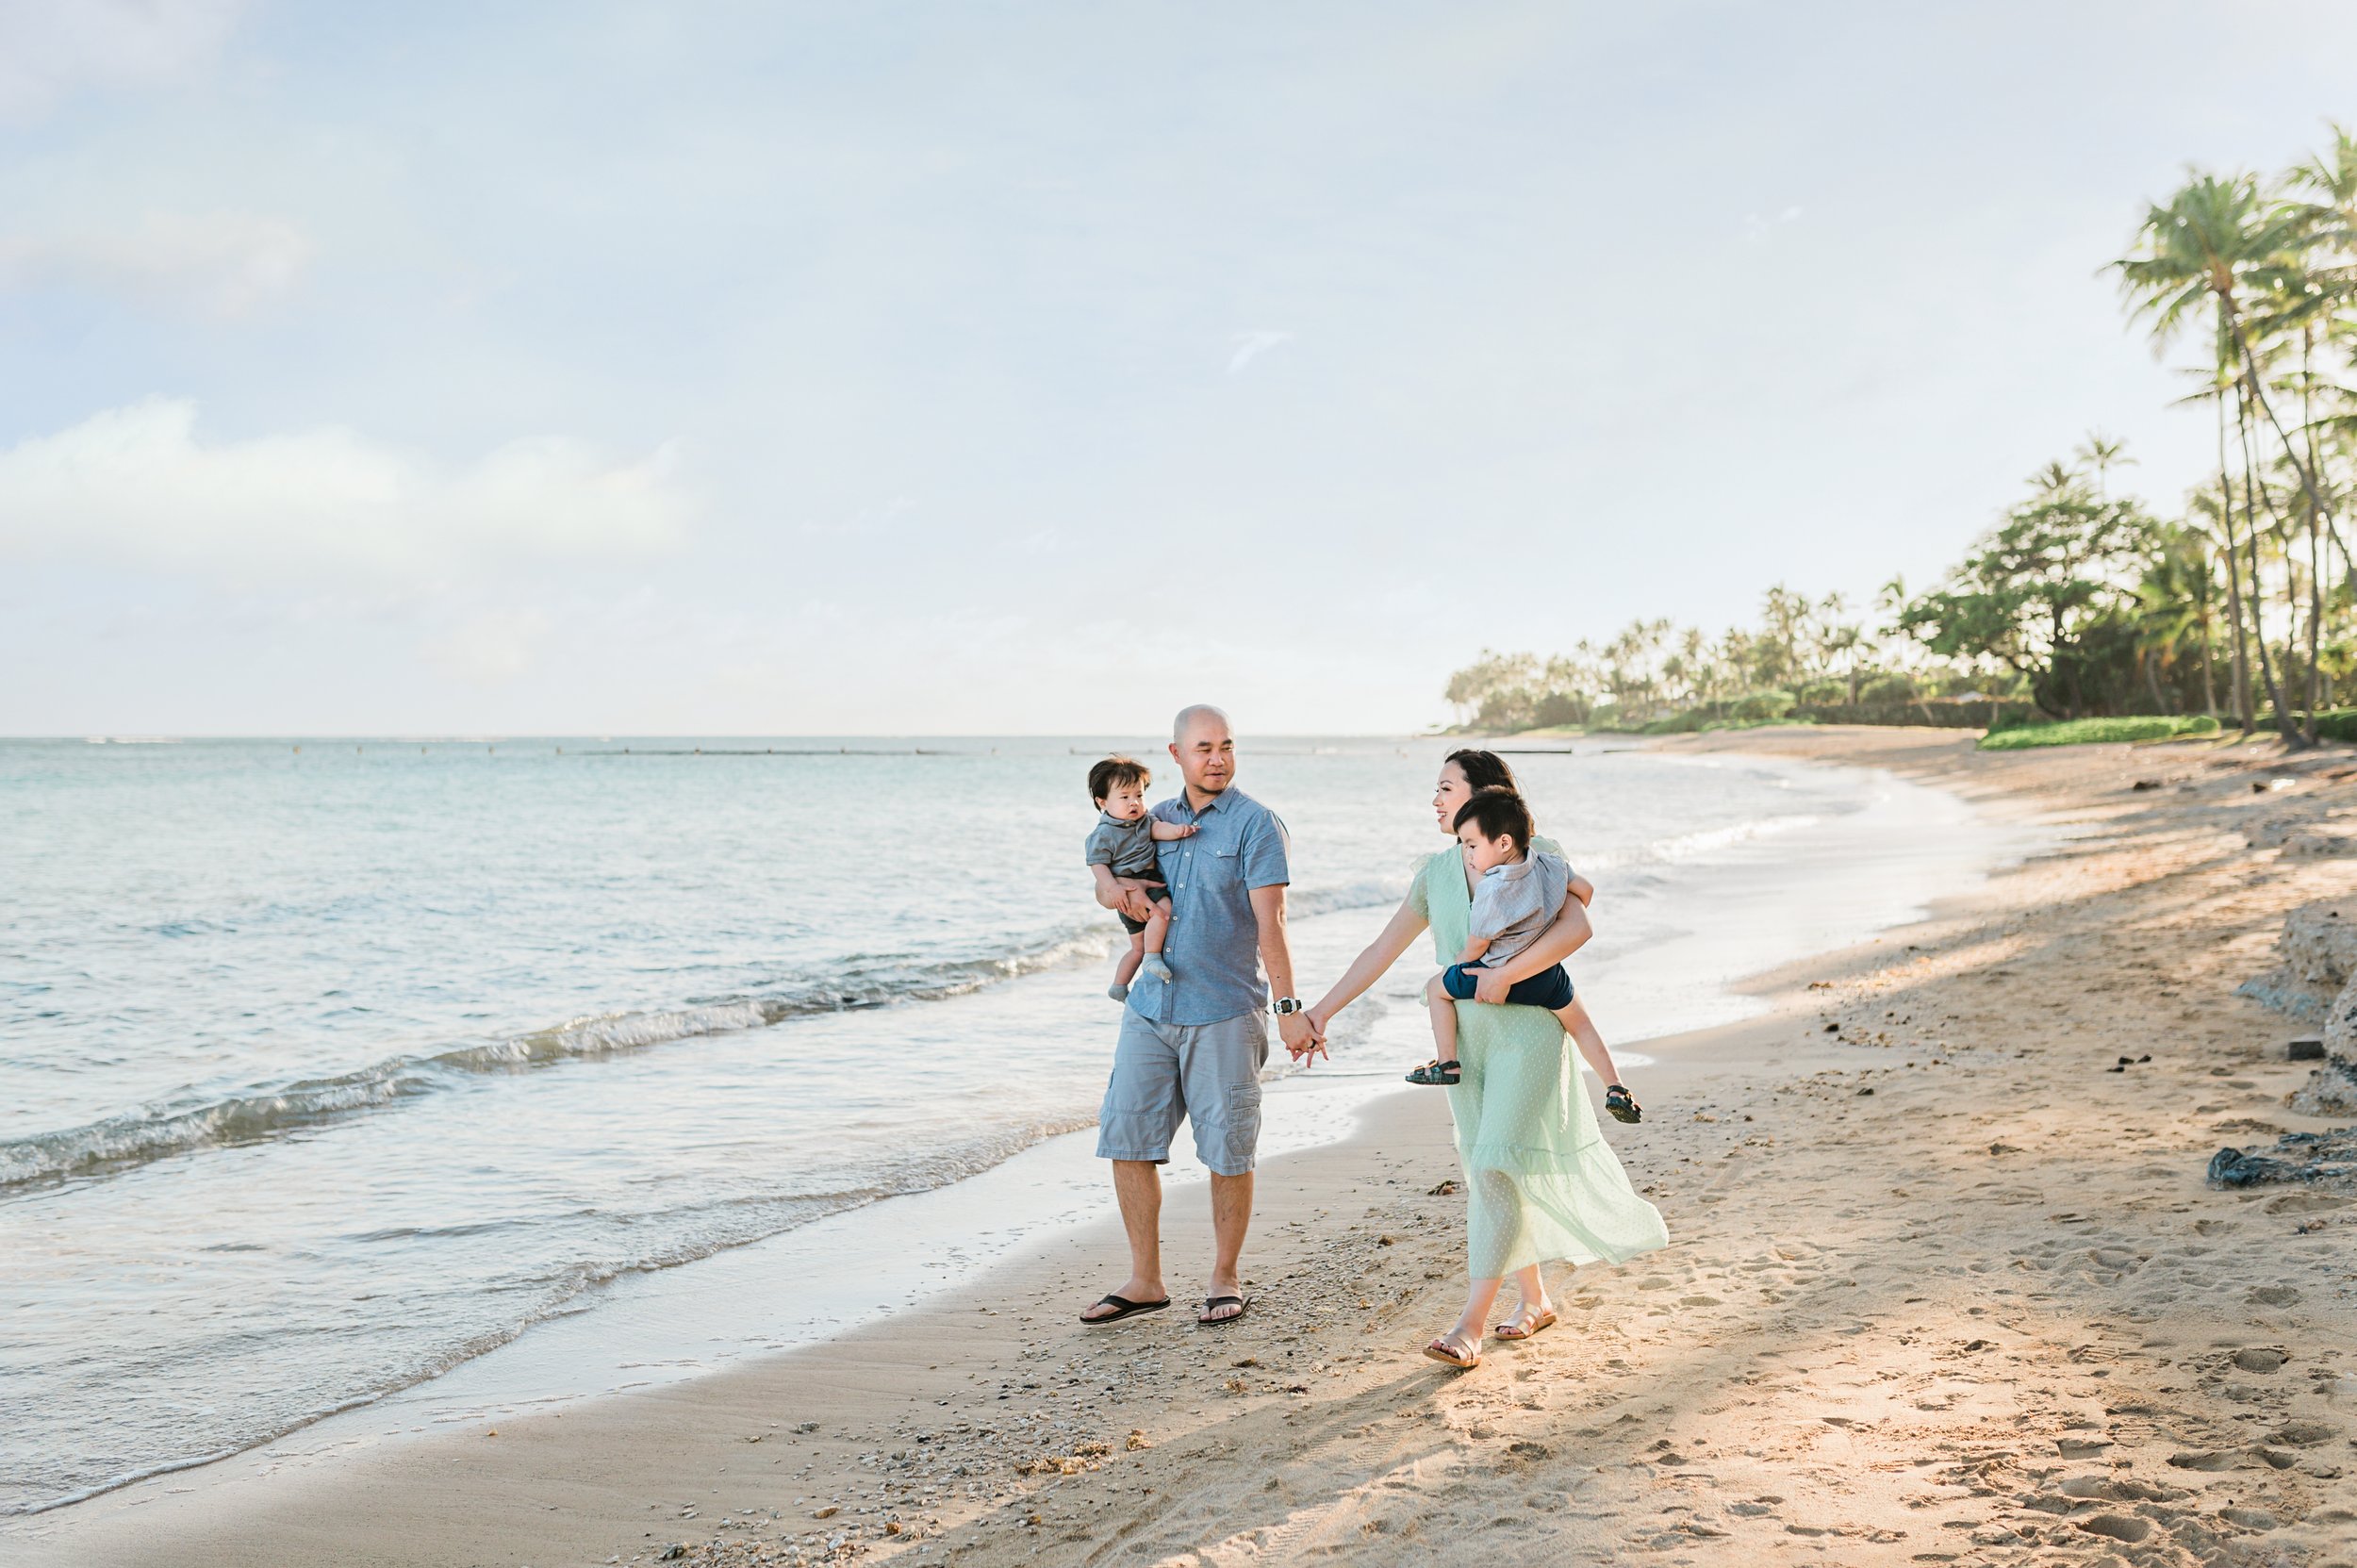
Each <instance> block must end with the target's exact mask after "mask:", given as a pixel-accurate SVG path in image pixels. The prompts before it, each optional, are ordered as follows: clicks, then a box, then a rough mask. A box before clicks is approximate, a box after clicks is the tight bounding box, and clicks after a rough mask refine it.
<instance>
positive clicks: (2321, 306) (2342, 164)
mask: <svg viewBox="0 0 2357 1568" xmlns="http://www.w3.org/2000/svg"><path fill="white" fill-rule="evenodd" d="M2331 128H2332V141H2331V143H2330V144H2329V145H2328V146H2327V147H2326V148H2325V150H2324V151H2323V152H2321V153H2319V154H2317V155H2316V157H2312V158H2310V159H2309V160H2308V161H2307V162H2305V163H2303V164H2301V165H2299V167H2298V168H2296V169H2294V170H2293V171H2292V172H2291V176H2290V180H2289V184H2290V186H2291V188H2292V189H2293V190H2301V191H2305V192H2307V193H2308V194H2309V195H2310V196H2311V197H2312V198H2313V199H2312V200H2309V201H2305V202H2301V201H2297V200H2294V201H2291V202H2288V203H2287V204H2286V206H2287V211H2288V214H2289V216H2290V218H2291V221H2292V222H2293V223H2296V224H2297V225H2298V226H2299V230H2300V233H2301V238H2302V239H2304V240H2305V242H2306V245H2307V249H2308V255H2309V259H2310V262H2311V266H2310V269H2309V271H2310V274H2311V275H2310V277H2309V278H2308V280H2307V286H2306V287H2305V288H2304V289H2302V290H2301V296H2300V298H2299V300H2298V301H2297V305H2298V307H2299V308H2298V310H2297V312H2296V315H2297V320H2298V324H2299V372H2300V373H2299V398H2300V425H2301V428H2302V433H2303V434H2304V435H2305V436H2306V437H2307V444H2308V463H2307V471H2308V473H2309V474H2311V475H2314V476H2316V477H2317V478H2319V479H2320V478H2321V477H2322V475H2323V472H2324V465H2323V462H2322V459H2321V455H2320V454H2318V452H2317V450H2316V426H2317V420H2316V389H2317V380H2318V378H2317V376H2316V339H2317V338H2318V336H2319V335H2321V336H2322V337H2323V338H2325V340H2326V343H2327V346H2328V347H2329V346H2332V343H2333V340H2334V339H2335V338H2339V337H2340V336H2341V335H2342V334H2343V333H2344V332H2345V331H2346V330H2347V328H2348V324H2349V320H2348V313H2349V309H2350V308H2351V306H2352V305H2357V135H2352V134H2350V132H2349V128H2348V127H2347V126H2345V125H2340V124H2333V125H2332V127H2331ZM2319 258H2322V259H2324V261H2325V263H2326V264H2325V265H2322V266H2317V265H2316V261H2317V260H2318V259H2319ZM2286 314H2287V315H2292V314H2295V312H2288V311H2287V312H2286ZM2308 501H2309V504H2308V591H2309V605H2308V732H2307V733H2308V736H2309V738H2310V739H2312V740H2313V739H2314V738H2315V737H2316V706H2317V703H2318V701H2319V700H2320V697H2321V691H2320V683H2321V679H2322V664H2323V660H2322V652H2323V650H2322V646H2321V642H2320V638H2321V635H2322V626H2323V621H2324V561H2323V554H2322V549H2321V544H2320V541H2319V540H2318V539H2317V537H2316V535H2317V533H2318V531H2319V529H2321V531H2322V532H2324V533H2325V534H2327V535H2329V536H2331V538H2332V544H2333V546H2334V548H2336V549H2338V550H2339V551H2340V553H2341V564H2342V568H2343V573H2344V577H2345V579H2346V581H2347V582H2348V583H2349V585H2350V586H2351V587H2352V588H2353V589H2357V558H2352V557H2351V556H2350V554H2349V546H2348V545H2347V543H2345V542H2344V541H2343V540H2342V538H2341V536H2340V530H2339V529H2338V528H2337V527H2335V526H2334V524H2333V520H2332V515H2331V514H2330V513H2329V512H2327V511H2325V510H2323V509H2322V508H2321V507H2319V506H2318V505H2316V502H2315V500H2314V498H2313V496H2311V497H2309V498H2308Z"/></svg>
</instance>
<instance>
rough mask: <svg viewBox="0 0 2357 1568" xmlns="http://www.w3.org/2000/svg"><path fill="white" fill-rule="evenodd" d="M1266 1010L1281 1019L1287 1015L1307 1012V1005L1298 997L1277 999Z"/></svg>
mask: <svg viewBox="0 0 2357 1568" xmlns="http://www.w3.org/2000/svg"><path fill="white" fill-rule="evenodd" d="M1268 1010H1269V1011H1270V1012H1271V1013H1274V1014H1276V1015H1277V1016H1278V1017H1280V1018H1281V1017H1284V1016H1285V1015H1287V1014H1289V1013H1304V1012H1307V1011H1309V1003H1307V1002H1305V1001H1303V1000H1302V999H1300V998H1299V997H1279V998H1277V999H1276V1000H1275V1001H1273V1002H1271V1003H1269V1004H1268Z"/></svg>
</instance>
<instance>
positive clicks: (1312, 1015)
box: [1302, 1002, 1342, 1046]
mask: <svg viewBox="0 0 2357 1568" xmlns="http://www.w3.org/2000/svg"><path fill="white" fill-rule="evenodd" d="M1341 1011H1342V1009H1340V1008H1335V1009H1333V1010H1332V1011H1331V1012H1329V1011H1327V1010H1326V1004H1325V1003H1324V1002H1320V1003H1319V1004H1318V1005H1317V1006H1315V1007H1311V1008H1309V1009H1307V1010H1306V1011H1304V1012H1303V1013H1302V1016H1303V1017H1305V1018H1307V1019H1309V1020H1310V1037H1311V1038H1312V1039H1314V1040H1316V1041H1317V1043H1318V1044H1319V1045H1321V1046H1323V1045H1325V1044H1326V1026H1327V1023H1329V1022H1330V1021H1332V1019H1333V1016H1334V1014H1335V1013H1339V1012H1341Z"/></svg>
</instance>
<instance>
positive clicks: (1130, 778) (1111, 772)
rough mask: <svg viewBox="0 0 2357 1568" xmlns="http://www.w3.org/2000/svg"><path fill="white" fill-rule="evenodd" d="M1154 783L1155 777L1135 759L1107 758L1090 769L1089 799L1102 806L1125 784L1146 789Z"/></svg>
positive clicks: (1144, 765)
mask: <svg viewBox="0 0 2357 1568" xmlns="http://www.w3.org/2000/svg"><path fill="white" fill-rule="evenodd" d="M1153 782H1154V775H1153V774H1151V773H1149V772H1147V771H1146V764H1144V763H1142V762H1140V761H1138V760H1137V759H1136V758H1135V757H1107V758H1106V759H1105V760H1104V761H1103V762H1100V763H1098V764H1097V765H1096V767H1092V768H1090V769H1089V799H1090V800H1092V801H1096V802H1097V803H1098V804H1099V805H1102V804H1103V803H1104V802H1105V801H1109V800H1111V799H1112V798H1113V791H1114V790H1116V789H1119V788H1120V787H1121V786H1122V785H1124V784H1135V785H1137V786H1138V787H1139V788H1140V789H1144V788H1145V787H1146V785H1147V784H1152V783H1153Z"/></svg>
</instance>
